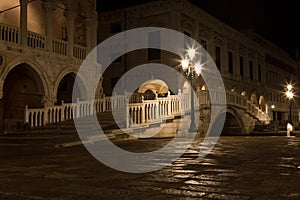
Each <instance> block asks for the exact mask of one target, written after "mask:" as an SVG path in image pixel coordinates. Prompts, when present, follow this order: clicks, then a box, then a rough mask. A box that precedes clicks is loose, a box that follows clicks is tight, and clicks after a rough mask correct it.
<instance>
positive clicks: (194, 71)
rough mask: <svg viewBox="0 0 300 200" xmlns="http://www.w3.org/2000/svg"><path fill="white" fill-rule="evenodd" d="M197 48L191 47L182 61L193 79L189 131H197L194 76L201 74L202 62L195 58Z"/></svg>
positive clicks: (189, 76) (185, 69) (182, 65)
mask: <svg viewBox="0 0 300 200" xmlns="http://www.w3.org/2000/svg"><path fill="white" fill-rule="evenodd" d="M195 56H196V50H195V49H189V50H188V53H187V55H186V56H185V58H184V59H183V60H182V61H181V67H182V69H183V71H184V72H185V73H186V74H187V76H188V78H189V79H190V81H191V124H190V128H189V132H197V130H198V129H197V127H196V124H195V115H194V113H195V108H194V89H193V87H194V78H195V77H198V76H200V74H201V64H200V62H199V61H197V60H196V59H195Z"/></svg>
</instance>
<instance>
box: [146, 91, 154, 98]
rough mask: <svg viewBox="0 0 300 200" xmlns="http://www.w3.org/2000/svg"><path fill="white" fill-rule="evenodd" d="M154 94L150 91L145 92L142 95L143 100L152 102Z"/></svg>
mask: <svg viewBox="0 0 300 200" xmlns="http://www.w3.org/2000/svg"><path fill="white" fill-rule="evenodd" d="M154 99H155V94H154V93H153V91H152V90H146V91H145V93H144V100H154Z"/></svg>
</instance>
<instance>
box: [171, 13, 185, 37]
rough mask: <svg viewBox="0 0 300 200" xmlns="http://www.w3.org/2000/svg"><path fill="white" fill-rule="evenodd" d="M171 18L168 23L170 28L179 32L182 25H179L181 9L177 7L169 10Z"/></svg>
mask: <svg viewBox="0 0 300 200" xmlns="http://www.w3.org/2000/svg"><path fill="white" fill-rule="evenodd" d="M170 15H171V18H170V25H171V27H170V28H172V29H174V30H176V31H179V32H181V31H182V27H181V11H180V9H178V8H174V9H172V12H171V14H170Z"/></svg>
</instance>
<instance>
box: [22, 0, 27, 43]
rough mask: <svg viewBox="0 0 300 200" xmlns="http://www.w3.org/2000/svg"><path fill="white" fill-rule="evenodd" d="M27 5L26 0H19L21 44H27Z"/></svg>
mask: <svg viewBox="0 0 300 200" xmlns="http://www.w3.org/2000/svg"><path fill="white" fill-rule="evenodd" d="M27 5H28V0H20V6H21V8H20V28H21V38H20V42H21V44H22V45H27Z"/></svg>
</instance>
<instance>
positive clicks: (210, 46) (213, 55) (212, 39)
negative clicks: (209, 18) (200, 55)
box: [207, 31, 216, 61]
mask: <svg viewBox="0 0 300 200" xmlns="http://www.w3.org/2000/svg"><path fill="white" fill-rule="evenodd" d="M207 52H208V53H209V55H210V57H211V58H212V59H213V61H215V59H216V47H215V34H214V31H211V33H210V39H209V40H208V44H207Z"/></svg>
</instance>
